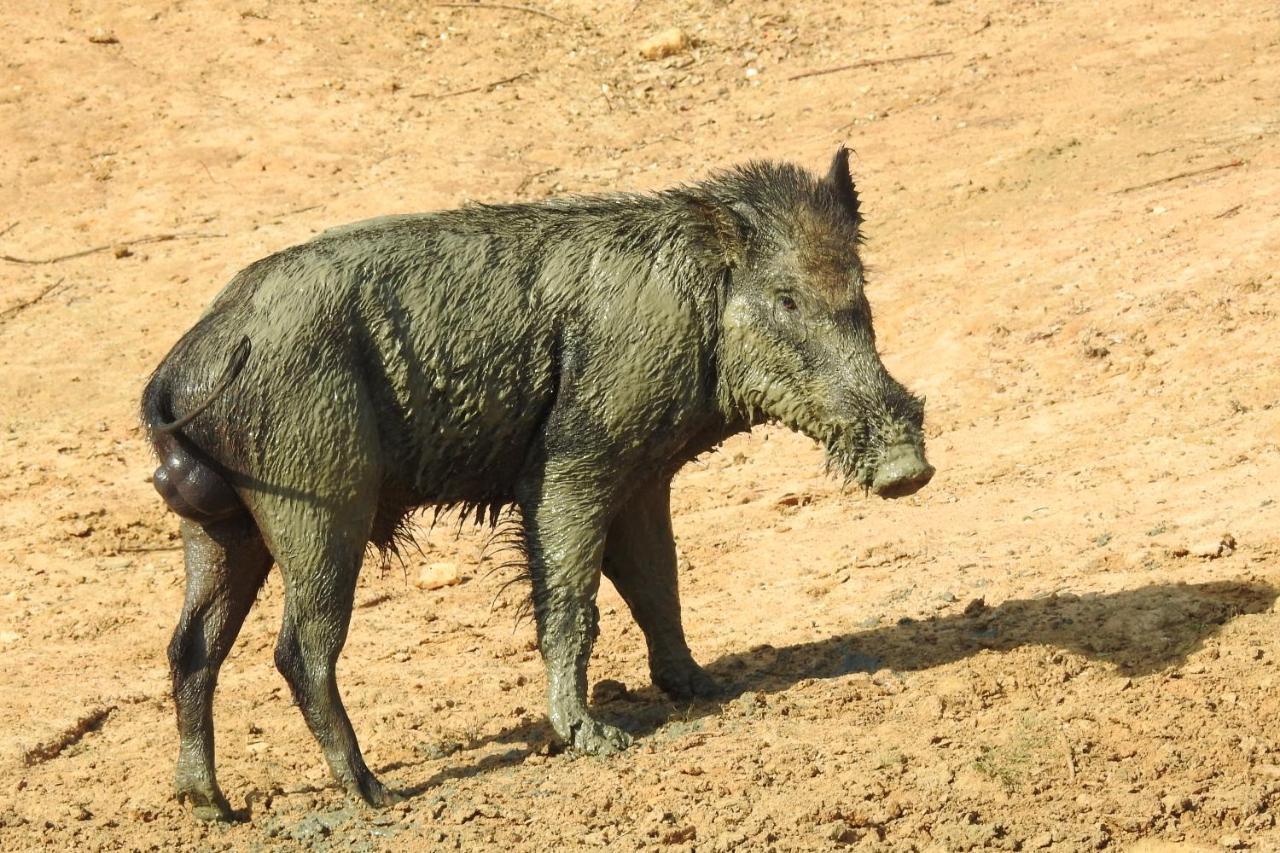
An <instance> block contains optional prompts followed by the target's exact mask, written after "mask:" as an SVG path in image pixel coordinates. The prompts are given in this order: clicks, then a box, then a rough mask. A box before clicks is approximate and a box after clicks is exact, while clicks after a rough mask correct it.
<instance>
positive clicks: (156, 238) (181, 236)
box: [0, 231, 227, 266]
mask: <svg viewBox="0 0 1280 853" xmlns="http://www.w3.org/2000/svg"><path fill="white" fill-rule="evenodd" d="M225 236H227V235H226V234H203V233H200V232H197V231H185V232H184V231H176V232H174V233H172V234H153V235H151V236H149V237H138V238H137V239H135V240H125V241H124V242H123V243H108V244H106V245H105V246H94V247H93V248H92V249H82V250H80V251H79V252H72V253H71V254H69V255H58V256H57V257H53V258H15V257H14V256H13V255H0V261H8V262H9V263H11V264H28V265H32V266H36V265H40V264H57V263H61V262H63V261H70V260H73V259H75V258H83V257H85V256H86V255H94V254H97V253H98V252H106V251H109V250H111V249H116V248H120V247H125V246H139V245H142V244H143V243H167V242H168V241H170V240H211V239H213V238H215V237H225Z"/></svg>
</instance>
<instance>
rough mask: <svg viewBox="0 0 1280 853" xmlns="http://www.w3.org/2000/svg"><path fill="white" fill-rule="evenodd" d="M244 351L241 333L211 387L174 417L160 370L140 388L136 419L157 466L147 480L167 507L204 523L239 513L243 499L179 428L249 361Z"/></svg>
mask: <svg viewBox="0 0 1280 853" xmlns="http://www.w3.org/2000/svg"><path fill="white" fill-rule="evenodd" d="M250 350H251V347H250V345H249V339H248V338H247V337H246V338H241V340H240V343H239V344H237V345H236V348H235V349H234V350H233V351H232V353H231V361H230V363H228V365H227V369H226V370H224V371H223V373H222V376H221V377H220V378H219V379H218V381H217V383H216V384H215V385H214V386H213V388H212V390H210V391H209V393H208V395H206V396H205V398H204V399H203V400H201V401H200V402H199V403H197V404H196V406H195V407H194V408H193V409H191V411H189V412H187V413H186V414H185V415H183V416H181V417H179V418H176V419H172V420H171V418H172V417H173V416H172V413H171V412H170V411H168V409H169V389H168V388H167V387H166V384H165V382H164V381H163V379H162V376H161V374H162V372H163V371H162V370H161V371H157V372H156V375H155V376H153V377H152V378H151V381H150V382H149V383H148V384H147V389H146V391H144V392H143V396H142V419H143V422H144V423H145V425H146V427H147V430H148V431H149V432H150V434H151V443H152V445H153V446H154V447H155V450H156V454H157V455H158V456H159V457H160V467H158V468H156V470H155V473H154V474H152V476H151V482H152V484H153V485H154V486H155V487H156V491H157V492H159V493H160V496H161V497H162V498H164V502H165V503H166V504H168V505H169V509H171V510H173V511H174V512H176V513H177V514H178V515H180V516H182V517H183V518H189V519H191V520H192V521H195V522H199V523H201V524H210V523H213V522H215V521H221V520H223V519H227V518H231V517H233V516H236V515H239V514H240V513H242V512H244V504H242V503H241V502H240V498H239V496H238V495H237V494H236V492H235V489H233V488H232V487H231V484H230V483H229V482H227V479H226V477H225V476H223V474H222V472H221V470H220V467H221V466H219V465H218V464H217V463H216V462H214V461H213V460H211V459H209V458H207V457H206V456H205V455H204V454H203V453H201V452H200V451H199V449H198V448H196V447H195V446H194V445H193V444H192V443H191V441H190V440H189V439H187V438H186V436H184V435H182V432H181V431H182V428H183V427H185V426H187V425H188V424H190V423H191V422H192V421H194V420H195V419H196V418H198V417H199V416H200V415H201V414H203V413H204V411H205V410H206V409H208V408H209V406H210V405H212V404H213V402H214V401H215V400H217V399H218V397H220V396H221V395H222V393H223V392H224V391H226V390H227V388H228V387H229V386H230V385H231V383H232V382H234V381H235V379H236V377H237V376H239V375H240V371H241V370H243V369H244V365H245V362H247V361H248V360H249V352H250Z"/></svg>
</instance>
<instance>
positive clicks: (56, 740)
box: [22, 705, 116, 767]
mask: <svg viewBox="0 0 1280 853" xmlns="http://www.w3.org/2000/svg"><path fill="white" fill-rule="evenodd" d="M115 709H116V706H115V705H105V706H102V707H99V708H94V709H93V710H92V711H90V712H89V713H87V714H85V715H84V716H82V717H81V718H80V719H78V720H76V721H75V722H74V723H72V724H71V726H69V727H68V728H66V729H64V730H63V731H61V732H59V733H58V734H56V735H55V736H54V737H53V738H52V739H51V740H49V741H46V742H45V743H38V744H36V745H35V746H33V747H31V748H30V749H27V750H24V751H23V753H22V763H23V765H25V766H27V767H32V766H34V765H36V764H43V763H44V762H46V761H49V760H50V759H54V758H57V757H58V756H59V755H61V754H62V753H63V751H64V750H66V749H67V748H68V747H71V746H75V745H76V744H77V743H79V742H80V739H81V738H83V737H84V736H85V735H87V734H88V733H89V732H92V731H97V730H98V728H99V727H101V725H102V724H103V723H104V722H106V719H107V717H109V716H111V712H112V711H114V710H115Z"/></svg>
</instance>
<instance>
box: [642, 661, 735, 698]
mask: <svg viewBox="0 0 1280 853" xmlns="http://www.w3.org/2000/svg"><path fill="white" fill-rule="evenodd" d="M653 683H654V684H655V685H656V686H657V687H658V689H659V690H661V691H662V692H663V693H665V694H667V696H669V697H671V698H672V699H677V700H682V699H714V698H716V697H717V696H722V695H723V694H724V690H723V688H722V687H721V686H720V685H719V684H718V683H717V682H716V680H715V679H714V678H712V677H711V676H710V675H708V674H707V671H706V670H705V669H703V668H702V667H700V666H698V665H697V664H696V663H694V662H693V661H692V660H690V661H688V662H686V663H684V664H681V665H667V666H665V667H663V668H662V669H656V670H654V672H653Z"/></svg>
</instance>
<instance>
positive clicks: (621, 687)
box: [591, 678, 627, 703]
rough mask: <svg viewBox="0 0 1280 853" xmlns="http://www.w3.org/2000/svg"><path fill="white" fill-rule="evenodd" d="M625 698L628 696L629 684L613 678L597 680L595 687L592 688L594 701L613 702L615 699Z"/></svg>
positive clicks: (592, 699)
mask: <svg viewBox="0 0 1280 853" xmlns="http://www.w3.org/2000/svg"><path fill="white" fill-rule="evenodd" d="M625 698H627V685H625V684H623V683H622V682H621V681H614V680H613V679H612V678H606V679H603V680H602V681H597V682H596V684H595V687H593V688H591V701H592V702H593V703H600V702H612V701H614V700H615V699H625Z"/></svg>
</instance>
